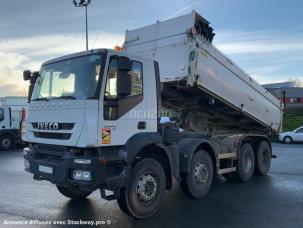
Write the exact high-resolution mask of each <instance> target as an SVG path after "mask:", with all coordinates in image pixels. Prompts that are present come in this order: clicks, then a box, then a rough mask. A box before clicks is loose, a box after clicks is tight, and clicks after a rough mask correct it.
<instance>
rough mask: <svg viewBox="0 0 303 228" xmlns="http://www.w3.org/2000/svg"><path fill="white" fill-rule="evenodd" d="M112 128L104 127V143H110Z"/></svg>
mask: <svg viewBox="0 0 303 228" xmlns="http://www.w3.org/2000/svg"><path fill="white" fill-rule="evenodd" d="M110 138H111V129H110V128H102V144H110Z"/></svg>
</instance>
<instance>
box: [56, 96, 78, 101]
mask: <svg viewBox="0 0 303 228" xmlns="http://www.w3.org/2000/svg"><path fill="white" fill-rule="evenodd" d="M51 99H69V100H76V99H77V98H76V97H74V96H71V95H68V96H60V97H52V98H51Z"/></svg>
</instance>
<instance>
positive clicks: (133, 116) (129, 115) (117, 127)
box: [100, 56, 148, 146]
mask: <svg viewBox="0 0 303 228" xmlns="http://www.w3.org/2000/svg"><path fill="white" fill-rule="evenodd" d="M119 58H120V57H118V56H111V57H110V58H109V62H108V69H107V73H106V78H105V79H104V81H103V82H104V86H103V89H102V92H101V93H103V94H101V97H103V108H102V109H103V113H102V114H101V115H102V117H103V118H100V119H101V145H102V146H112V145H124V144H125V143H126V142H127V140H128V139H129V138H130V137H131V136H132V135H134V134H136V133H139V132H145V131H148V129H147V126H146V121H147V118H146V115H144V113H145V111H146V108H147V107H146V105H147V102H146V96H145V93H146V89H145V86H144V83H145V79H146V78H145V77H146V76H145V74H144V72H143V61H141V60H139V59H135V58H131V59H129V61H130V63H131V65H130V69H128V70H127V72H124V74H122V76H121V75H119V74H120V73H121V72H118V71H119V66H118V65H119ZM124 70H125V69H124ZM129 79H130V80H129ZM121 83H122V84H127V85H128V86H130V90H129V91H125V94H124V93H123V91H122V92H121V91H118V88H119V86H120V87H121ZM122 87H123V86H122ZM126 87H127V86H126ZM126 87H125V88H126ZM126 90H127V89H126Z"/></svg>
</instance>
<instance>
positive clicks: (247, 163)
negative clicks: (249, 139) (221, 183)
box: [243, 151, 252, 174]
mask: <svg viewBox="0 0 303 228" xmlns="http://www.w3.org/2000/svg"><path fill="white" fill-rule="evenodd" d="M243 165H244V172H245V173H246V174H248V173H250V171H251V169H252V158H251V156H250V154H249V153H248V151H245V153H244V156H243Z"/></svg>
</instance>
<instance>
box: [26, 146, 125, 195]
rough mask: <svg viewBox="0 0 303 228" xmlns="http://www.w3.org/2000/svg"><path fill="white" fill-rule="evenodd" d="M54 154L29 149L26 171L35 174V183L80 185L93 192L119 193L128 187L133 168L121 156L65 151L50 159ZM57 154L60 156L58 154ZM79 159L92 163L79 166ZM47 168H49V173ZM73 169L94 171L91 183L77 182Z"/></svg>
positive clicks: (27, 151)
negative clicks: (129, 175)
mask: <svg viewBox="0 0 303 228" xmlns="http://www.w3.org/2000/svg"><path fill="white" fill-rule="evenodd" d="M51 153H52V152H51V151H50V153H48V154H45V151H44V152H43V153H41V151H39V150H37V149H29V148H25V149H24V153H23V154H24V159H25V160H27V161H28V162H27V164H28V165H27V167H25V171H27V172H30V173H32V174H34V176H33V178H34V179H35V180H46V181H50V182H52V183H53V184H56V185H59V186H63V187H67V186H69V185H78V186H79V187H80V188H81V189H85V190H89V191H94V190H96V189H98V188H99V189H109V190H113V191H115V190H116V189H120V188H121V187H124V186H125V184H126V181H127V178H128V173H129V168H128V167H127V165H125V163H124V162H123V159H122V158H120V157H119V156H111V157H106V156H100V155H91V156H89V155H86V156H79V155H75V154H73V153H70V152H66V151H62V153H61V154H62V156H61V157H60V156H59V157H56V156H50V155H49V154H51ZM56 153H57V154H58V151H57V152H56ZM75 159H88V160H90V164H78V163H75ZM41 167H43V168H44V169H42V168H41ZM45 168H47V169H48V171H47V172H46V171H45ZM73 170H83V171H90V172H91V181H79V180H74V179H73V177H72V173H73Z"/></svg>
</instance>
